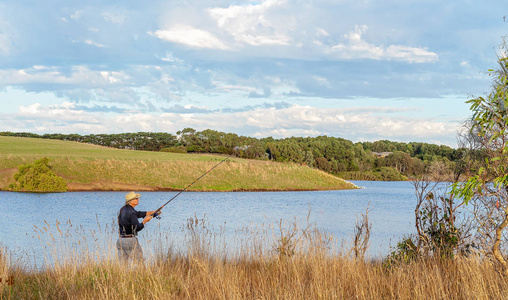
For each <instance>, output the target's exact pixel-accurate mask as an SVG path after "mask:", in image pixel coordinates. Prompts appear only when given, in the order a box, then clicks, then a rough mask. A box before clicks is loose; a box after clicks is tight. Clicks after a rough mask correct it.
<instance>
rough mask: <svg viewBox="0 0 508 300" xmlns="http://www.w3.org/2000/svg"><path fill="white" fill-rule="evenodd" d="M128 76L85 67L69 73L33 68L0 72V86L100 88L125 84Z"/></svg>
mask: <svg viewBox="0 0 508 300" xmlns="http://www.w3.org/2000/svg"><path fill="white" fill-rule="evenodd" d="M129 79H130V76H129V75H127V74H126V73H124V72H117V71H94V70H90V69H88V67H86V66H74V67H72V68H71V70H70V72H69V73H64V72H63V71H62V70H60V68H57V67H47V66H40V65H37V66H33V67H32V68H27V69H19V70H13V69H5V70H0V86H16V85H24V84H33V83H49V84H51V83H53V84H54V83H57V84H69V85H70V84H72V85H81V86H83V87H100V86H109V85H111V84H120V83H126V82H127V81H128V80H129Z"/></svg>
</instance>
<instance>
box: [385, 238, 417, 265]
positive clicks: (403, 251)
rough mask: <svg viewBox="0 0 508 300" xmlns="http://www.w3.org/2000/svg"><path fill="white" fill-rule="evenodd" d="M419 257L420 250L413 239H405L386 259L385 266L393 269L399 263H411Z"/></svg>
mask: <svg viewBox="0 0 508 300" xmlns="http://www.w3.org/2000/svg"><path fill="white" fill-rule="evenodd" d="M417 257H418V249H417V247H416V245H415V243H414V242H413V237H411V236H409V237H406V238H403V239H402V240H401V241H400V242H398V243H397V246H396V247H395V249H393V250H392V251H391V252H390V254H389V255H388V256H387V257H386V258H385V259H384V261H383V266H385V267H391V266H393V265H396V264H399V263H409V262H411V261H413V260H415V259H416V258H417Z"/></svg>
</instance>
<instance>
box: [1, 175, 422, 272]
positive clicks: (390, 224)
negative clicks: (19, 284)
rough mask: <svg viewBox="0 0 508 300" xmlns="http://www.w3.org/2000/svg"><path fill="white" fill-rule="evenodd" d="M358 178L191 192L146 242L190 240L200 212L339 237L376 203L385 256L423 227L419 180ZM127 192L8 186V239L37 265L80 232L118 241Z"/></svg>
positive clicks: (375, 243) (144, 234)
mask: <svg viewBox="0 0 508 300" xmlns="http://www.w3.org/2000/svg"><path fill="white" fill-rule="evenodd" d="M354 183H356V184H357V185H359V186H362V187H364V188H363V189H359V190H342V191H317V192H206V193H198V192H185V193H182V194H181V195H180V196H179V197H178V198H176V199H175V200H174V201H173V202H171V203H170V204H169V205H168V206H166V207H165V208H164V210H163V218H162V219H161V220H156V219H153V220H152V221H151V222H150V223H148V224H147V226H146V228H145V230H143V231H141V232H140V236H139V239H140V243H141V244H142V245H143V246H144V250H145V252H147V251H148V252H150V251H151V248H153V247H155V244H152V243H150V241H148V237H150V239H153V235H154V232H158V233H159V234H161V233H164V235H165V236H167V237H168V238H169V239H170V240H171V241H172V242H173V245H174V246H176V247H177V248H178V246H179V245H182V244H183V240H184V237H183V233H182V230H181V228H182V227H184V226H185V224H186V223H187V220H188V219H189V218H192V217H194V216H196V217H198V218H203V219H205V220H206V221H207V223H208V227H210V228H214V230H222V231H223V232H224V236H225V238H226V239H228V238H230V237H232V236H233V235H234V234H235V233H237V232H238V230H239V229H241V228H245V227H249V228H252V227H255V226H257V225H259V224H277V222H279V221H280V220H283V221H284V222H286V221H287V222H291V221H294V220H296V221H298V223H299V224H300V225H301V226H302V227H304V226H305V224H306V223H307V217H308V216H309V217H308V220H309V221H310V222H311V223H315V224H316V226H317V227H318V228H319V229H320V230H322V231H323V232H326V233H328V234H332V235H333V236H334V237H335V238H336V239H337V240H339V241H340V240H350V238H351V235H352V233H353V230H354V224H355V222H356V221H357V217H359V216H360V214H362V213H365V210H366V209H367V208H369V209H370V212H369V219H370V221H371V223H372V230H371V244H370V248H369V255H370V256H372V257H380V256H384V255H386V254H387V253H389V250H390V246H394V245H395V244H396V243H397V241H399V240H400V239H401V238H402V237H403V236H404V235H407V234H410V233H413V232H414V230H415V229H414V209H415V203H416V202H415V196H414V188H413V185H412V184H411V183H410V182H374V181H356V182H354ZM125 193H126V192H72V193H57V194H31V193H11V192H0V208H1V210H2V212H3V214H4V217H3V220H4V222H3V224H2V230H1V231H0V242H1V244H2V245H3V246H4V247H6V248H7V249H8V250H9V251H10V252H11V256H12V257H13V258H14V259H15V260H16V259H17V260H20V261H23V262H27V263H28V264H29V265H33V264H36V265H41V264H43V263H44V262H45V261H46V262H47V259H48V258H47V256H48V253H50V252H51V249H52V248H54V244H55V243H59V245H60V246H63V247H65V248H72V246H73V245H76V244H79V243H81V242H80V240H79V239H78V236H80V238H83V236H85V238H87V243H89V247H91V248H93V247H96V246H97V245H108V244H114V243H112V241H114V240H116V236H115V234H116V215H117V212H118V210H119V209H120V207H121V206H122V205H123V203H124V196H125ZM175 194H176V193H175V192H142V193H141V195H142V197H141V199H140V202H139V205H138V206H137V207H136V209H137V210H154V209H156V208H157V207H159V206H160V205H162V204H163V203H165V202H166V201H167V200H169V199H170V198H171V197H172V196H174V195H175ZM309 211H310V215H309ZM57 223H59V229H60V230H61V231H62V234H61V235H59V234H58V233H59V232H58V230H57V229H56V224H57ZM219 228H220V229H219ZM48 229H49V230H48ZM46 230H47V231H46ZM66 233H69V234H66ZM73 233H74V234H73ZM77 233H79V234H77ZM51 235H53V237H57V236H60V237H62V236H63V238H60V239H59V238H56V242H55V241H53V239H52V238H51ZM226 242H227V241H226ZM230 244H231V243H230ZM166 246H167V245H166ZM231 246H232V247H234V245H231ZM162 247H165V246H164V245H163V246H162ZM112 251H114V249H113V250H112ZM49 256H51V254H49Z"/></svg>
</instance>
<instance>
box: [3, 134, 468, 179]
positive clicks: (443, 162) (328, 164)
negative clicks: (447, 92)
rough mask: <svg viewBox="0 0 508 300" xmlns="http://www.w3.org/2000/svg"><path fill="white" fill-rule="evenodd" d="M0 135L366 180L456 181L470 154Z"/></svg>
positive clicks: (405, 147)
mask: <svg viewBox="0 0 508 300" xmlns="http://www.w3.org/2000/svg"><path fill="white" fill-rule="evenodd" d="M0 136H16V137H33V138H43V139H57V140H65V141H76V142H82V143H90V144H95V145H100V146H107V147H112V148H119V149H131V150H144V151H162V152H171V153H209V154H228V155H229V154H233V155H234V156H235V157H238V158H248V159H257V160H271V161H277V162H288V163H296V164H301V165H307V166H309V167H311V168H315V169H319V170H322V171H325V172H327V173H330V174H333V175H336V176H339V177H342V178H346V179H360V180H361V179H364V180H406V179H407V178H411V177H417V176H420V175H422V174H432V173H436V171H435V170H440V173H443V174H446V175H447V177H452V176H453V174H454V173H455V171H456V170H457V164H456V162H457V161H459V160H461V159H462V158H463V157H464V149H453V148H451V147H448V146H444V145H435V144H428V143H421V142H411V143H401V142H392V141H388V140H382V141H376V142H361V143H353V142H351V141H348V140H346V139H343V138H338V137H330V136H317V137H290V138H284V139H274V138H272V137H266V138H260V139H258V138H253V137H246V136H239V135H237V134H234V133H225V132H219V131H215V130H210V129H206V130H203V131H196V130H194V129H192V128H185V129H183V130H181V131H178V132H177V133H176V134H175V135H173V134H170V133H164V132H136V133H118V134H89V135H79V134H60V133H53V134H43V135H38V134H34V133H27V132H0ZM380 153H381V154H382V155H380ZM459 165H460V164H459Z"/></svg>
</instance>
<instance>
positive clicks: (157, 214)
mask: <svg viewBox="0 0 508 300" xmlns="http://www.w3.org/2000/svg"><path fill="white" fill-rule="evenodd" d="M231 156H232V154H231V155H229V156H228V157H226V158H225V159H223V160H221V161H220V162H219V163H218V164H216V165H215V166H213V167H212V168H211V169H210V170H208V171H206V172H205V173H204V174H203V175H201V176H199V177H198V178H197V179H196V180H194V181H193V182H192V183H191V184H189V185H188V186H186V187H185V188H184V189H183V190H181V191H180V192H178V194H176V195H174V196H173V198H171V199H169V200H168V202H166V203H164V205H162V206H161V207H159V208H157V210H156V211H155V212H154V213H153V214H152V215H153V216H154V217H155V218H157V219H160V218H161V217H160V215H161V210H162V209H163V208H164V206H166V205H168V203H169V202H171V201H173V200H174V199H175V198H176V197H178V196H179V195H180V194H181V193H183V192H185V191H186V190H187V189H188V188H190V187H191V186H192V185H193V184H194V183H196V182H197V181H198V180H200V179H201V178H203V177H205V175H206V174H208V173H210V172H211V171H212V170H213V169H215V168H217V167H218V166H219V165H220V164H222V163H223V162H225V161H226V160H228V159H229V158H230V157H231Z"/></svg>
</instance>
